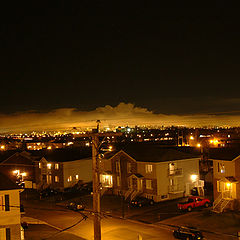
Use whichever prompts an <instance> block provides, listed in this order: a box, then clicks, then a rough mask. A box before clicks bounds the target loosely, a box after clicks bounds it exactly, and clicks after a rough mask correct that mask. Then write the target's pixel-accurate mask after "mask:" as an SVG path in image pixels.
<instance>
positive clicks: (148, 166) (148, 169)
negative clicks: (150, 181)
mask: <svg viewBox="0 0 240 240" xmlns="http://www.w3.org/2000/svg"><path fill="white" fill-rule="evenodd" d="M146 173H152V165H151V164H147V165H146Z"/></svg>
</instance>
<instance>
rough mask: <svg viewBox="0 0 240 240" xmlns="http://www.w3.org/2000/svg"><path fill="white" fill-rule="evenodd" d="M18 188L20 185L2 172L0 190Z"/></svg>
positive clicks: (0, 174)
mask: <svg viewBox="0 0 240 240" xmlns="http://www.w3.org/2000/svg"><path fill="white" fill-rule="evenodd" d="M18 188H19V187H18V186H17V185H16V184H15V183H14V182H12V181H11V180H10V179H9V178H8V177H7V176H5V175H4V174H2V173H1V172H0V190H12V189H18Z"/></svg>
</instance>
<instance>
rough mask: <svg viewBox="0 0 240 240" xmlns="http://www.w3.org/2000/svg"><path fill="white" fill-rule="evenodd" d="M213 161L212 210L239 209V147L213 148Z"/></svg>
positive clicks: (211, 153) (211, 154)
mask: <svg viewBox="0 0 240 240" xmlns="http://www.w3.org/2000/svg"><path fill="white" fill-rule="evenodd" d="M210 159H211V160H212V161H213V192H214V204H213V210H214V211H216V212H222V211H224V210H225V209H232V210H240V183H239V182H240V149H233V148H225V149H215V151H212V152H210Z"/></svg>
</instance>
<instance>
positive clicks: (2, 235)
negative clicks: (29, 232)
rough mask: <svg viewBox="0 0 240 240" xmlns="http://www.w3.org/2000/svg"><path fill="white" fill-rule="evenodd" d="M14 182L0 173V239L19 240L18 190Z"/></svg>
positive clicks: (20, 237) (19, 190)
mask: <svg viewBox="0 0 240 240" xmlns="http://www.w3.org/2000/svg"><path fill="white" fill-rule="evenodd" d="M21 191H23V190H21V189H19V188H18V187H17V186H16V184H15V183H13V182H12V181H11V180H10V179H9V178H8V177H7V176H5V175H4V174H2V173H0V239H1V240H8V239H14V240H21V239H24V238H23V237H22V236H21V224H20V223H21V222H20V192H21Z"/></svg>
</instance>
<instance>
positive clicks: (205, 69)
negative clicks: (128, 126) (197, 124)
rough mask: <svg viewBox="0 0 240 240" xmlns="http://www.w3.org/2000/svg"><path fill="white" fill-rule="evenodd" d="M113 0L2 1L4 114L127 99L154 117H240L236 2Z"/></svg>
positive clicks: (0, 108)
mask: <svg viewBox="0 0 240 240" xmlns="http://www.w3.org/2000/svg"><path fill="white" fill-rule="evenodd" d="M112 2H113V1H87V0H82V1H59V2H58V3H56V2H55V1H48V2H47V1H46V2H44V1H43V2H40V1H39V2H37V3H36V1H32V3H30V4H29V3H27V4H24V1H21V4H20V3H19V5H14V6H8V7H6V8H1V24H0V26H1V31H0V41H1V44H0V46H1V49H0V50H1V54H0V60H1V62H0V66H1V67H0V77H1V95H0V113H1V114H4V115H8V114H14V113H16V112H29V111H35V112H45V113H46V112H50V111H52V110H54V109H59V108H76V109H77V110H79V111H94V110H95V109H96V108H98V107H104V106H105V105H111V106H113V107H115V106H117V105H118V104H119V103H121V102H122V103H132V104H134V106H136V107H142V108H146V109H148V110H149V111H153V113H156V114H176V115H189V114H225V115H229V114H230V115H233V114H234V115H239V114H240V108H239V106H240V94H239V87H240V83H239V77H240V67H239V66H240V57H239V56H240V27H239V26H240V25H239V19H238V18H237V16H238V10H237V9H236V10H234V9H231V8H228V7H227V6H225V5H224V4H223V3H222V2H221V1H216V2H217V4H216V5H213V6H210V5H209V6H207V7H206V6H205V7H204V6H192V7H191V6H189V7H188V8H184V7H182V6H181V5H180V3H179V5H176V6H172V7H169V6H163V5H162V6H160V5H154V4H152V5H147V1H146V2H143V1H131V4H130V3H127V1H126V2H124V1H119V2H118V3H116V1H114V3H112ZM129 2H130V1H129Z"/></svg>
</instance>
